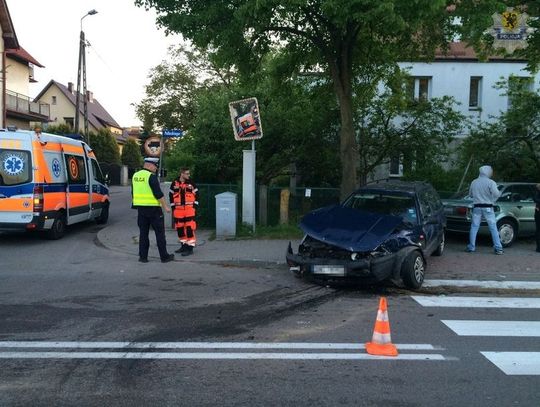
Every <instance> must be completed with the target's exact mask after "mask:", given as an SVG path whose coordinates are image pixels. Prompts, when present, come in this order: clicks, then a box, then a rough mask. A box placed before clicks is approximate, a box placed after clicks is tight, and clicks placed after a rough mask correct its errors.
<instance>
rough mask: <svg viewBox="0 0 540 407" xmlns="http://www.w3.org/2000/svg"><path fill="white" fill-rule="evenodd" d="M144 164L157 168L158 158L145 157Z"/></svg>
mask: <svg viewBox="0 0 540 407" xmlns="http://www.w3.org/2000/svg"><path fill="white" fill-rule="evenodd" d="M144 162H145V163H150V164H154V165H155V166H156V167H157V166H158V164H159V158H155V157H146V158H145V159H144Z"/></svg>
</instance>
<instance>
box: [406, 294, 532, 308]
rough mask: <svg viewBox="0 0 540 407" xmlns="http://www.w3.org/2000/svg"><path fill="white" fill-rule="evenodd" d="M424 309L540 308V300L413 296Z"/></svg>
mask: <svg viewBox="0 0 540 407" xmlns="http://www.w3.org/2000/svg"><path fill="white" fill-rule="evenodd" d="M411 297H412V298H413V299H414V300H415V301H416V302H418V303H419V304H420V305H422V306H424V307H453V308H540V298H534V297H530V298H524V297H521V298H505V297H453V296H430V295H426V296H421V295H413V296H411Z"/></svg>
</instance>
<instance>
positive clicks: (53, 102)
mask: <svg viewBox="0 0 540 407" xmlns="http://www.w3.org/2000/svg"><path fill="white" fill-rule="evenodd" d="M55 104H56V96H52V98H51V105H55Z"/></svg>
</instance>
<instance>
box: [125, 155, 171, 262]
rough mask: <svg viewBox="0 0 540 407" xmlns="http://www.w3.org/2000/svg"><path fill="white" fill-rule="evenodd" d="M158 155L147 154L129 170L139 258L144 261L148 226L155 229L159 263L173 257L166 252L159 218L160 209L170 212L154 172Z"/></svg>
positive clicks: (161, 223) (160, 218) (161, 217)
mask: <svg viewBox="0 0 540 407" xmlns="http://www.w3.org/2000/svg"><path fill="white" fill-rule="evenodd" d="M158 163H159V159H157V158H152V157H147V158H145V159H144V167H143V169H142V170H140V171H138V172H136V173H135V174H133V178H132V180H131V185H132V195H133V208H135V209H137V212H138V215H137V225H138V226H139V261H140V262H141V263H148V249H149V248H150V240H149V239H148V233H149V231H150V226H152V228H153V229H154V232H155V233H156V241H157V246H158V250H159V257H161V262H162V263H168V262H170V261H173V260H174V254H169V253H167V242H166V240H165V222H164V220H163V211H162V209H161V208H163V209H165V212H167V213H170V212H171V209H170V208H169V207H168V205H167V202H166V201H165V197H164V195H163V192H162V191H161V188H160V186H159V180H158V178H157V176H156V174H155V173H156V171H157V169H158Z"/></svg>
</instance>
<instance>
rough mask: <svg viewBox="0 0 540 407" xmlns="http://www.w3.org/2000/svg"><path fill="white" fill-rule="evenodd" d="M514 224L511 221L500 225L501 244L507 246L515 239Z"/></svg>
mask: <svg viewBox="0 0 540 407" xmlns="http://www.w3.org/2000/svg"><path fill="white" fill-rule="evenodd" d="M514 235H515V231H514V226H513V225H511V224H510V223H503V224H502V225H501V226H500V227H499V236H500V237H501V244H502V245H503V246H506V245H508V244H510V243H512V242H513V241H514Z"/></svg>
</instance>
